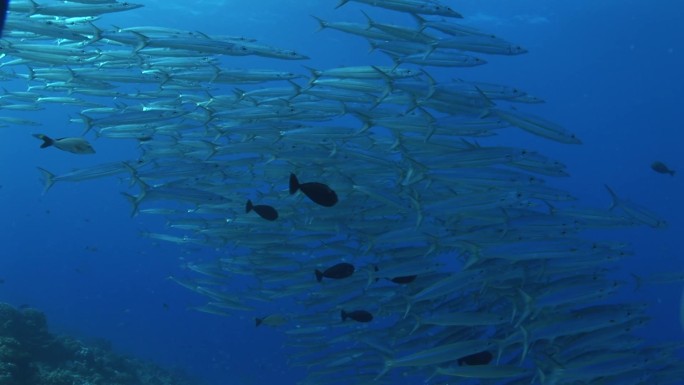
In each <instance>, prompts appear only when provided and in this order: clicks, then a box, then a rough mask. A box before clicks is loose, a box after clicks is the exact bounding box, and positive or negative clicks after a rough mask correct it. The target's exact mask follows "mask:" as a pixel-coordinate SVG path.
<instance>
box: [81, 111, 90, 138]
mask: <svg viewBox="0 0 684 385" xmlns="http://www.w3.org/2000/svg"><path fill="white" fill-rule="evenodd" d="M80 115H81V120H82V121H83V124H85V129H84V130H83V134H82V135H85V134H87V133H88V132H89V131H90V129H91V128H93V126H92V123H93V120H92V119H91V118H90V117H89V116H87V115H85V114H80Z"/></svg>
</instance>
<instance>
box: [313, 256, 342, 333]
mask: <svg viewBox="0 0 684 385" xmlns="http://www.w3.org/2000/svg"><path fill="white" fill-rule="evenodd" d="M314 274H316V281H318V282H321V281H322V280H323V272H322V271H320V270H318V269H316V270H314ZM342 321H344V319H343V320H342Z"/></svg>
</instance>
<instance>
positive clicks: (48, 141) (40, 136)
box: [33, 134, 55, 148]
mask: <svg viewBox="0 0 684 385" xmlns="http://www.w3.org/2000/svg"><path fill="white" fill-rule="evenodd" d="M33 137H34V138H38V139H40V140H42V141H43V143H42V144H41V145H40V148H45V147H50V146H52V145H53V144H55V141H54V140H53V139H52V138H50V137H49V136H47V135H43V134H33Z"/></svg>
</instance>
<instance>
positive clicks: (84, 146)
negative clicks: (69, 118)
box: [33, 134, 95, 154]
mask: <svg viewBox="0 0 684 385" xmlns="http://www.w3.org/2000/svg"><path fill="white" fill-rule="evenodd" d="M33 136H34V137H36V138H38V139H41V140H42V141H43V144H41V145H40V148H46V147H56V148H58V149H60V150H62V151H66V152H71V153H74V154H94V153H95V149H93V146H91V145H90V143H88V141H87V140H85V139H83V138H59V139H52V138H50V137H49V136H47V135H43V134H33Z"/></svg>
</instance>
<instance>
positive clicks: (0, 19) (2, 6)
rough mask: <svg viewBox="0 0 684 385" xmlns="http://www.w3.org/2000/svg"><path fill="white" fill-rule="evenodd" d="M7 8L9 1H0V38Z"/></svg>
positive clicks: (3, 28)
mask: <svg viewBox="0 0 684 385" xmlns="http://www.w3.org/2000/svg"><path fill="white" fill-rule="evenodd" d="M8 8H9V0H0V37H2V32H3V31H4V30H5V20H6V19H7V9H8Z"/></svg>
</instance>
